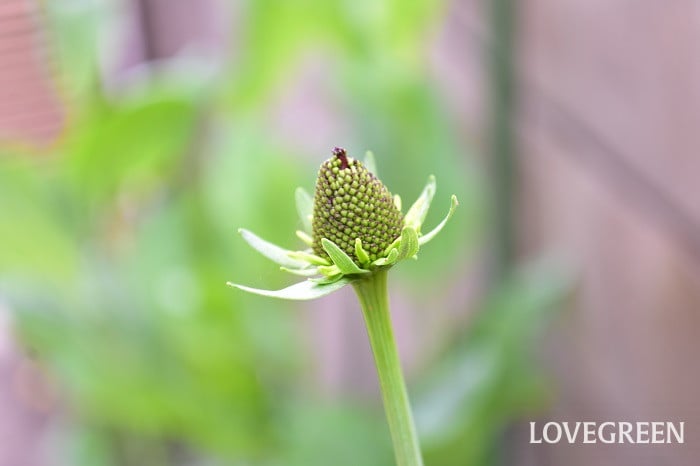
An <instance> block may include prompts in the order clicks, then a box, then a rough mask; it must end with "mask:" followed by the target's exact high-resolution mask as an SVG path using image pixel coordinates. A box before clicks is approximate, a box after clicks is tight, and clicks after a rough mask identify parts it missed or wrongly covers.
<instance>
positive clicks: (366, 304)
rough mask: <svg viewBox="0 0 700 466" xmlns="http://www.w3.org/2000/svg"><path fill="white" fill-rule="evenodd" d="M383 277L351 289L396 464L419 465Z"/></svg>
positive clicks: (381, 273)
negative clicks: (371, 356)
mask: <svg viewBox="0 0 700 466" xmlns="http://www.w3.org/2000/svg"><path fill="white" fill-rule="evenodd" d="M386 276H387V273H386V271H378V272H375V273H373V274H372V275H371V276H369V277H368V278H365V279H363V280H358V281H355V282H354V283H353V287H354V288H355V292H356V293H357V296H358V298H359V300H360V305H361V306H362V314H363V315H364V318H365V324H366V326H367V334H368V336H369V341H370V344H371V345H372V352H373V353H374V361H375V363H376V365H377V374H378V376H379V385H380V387H381V391H382V398H383V400H384V410H385V411H386V417H387V421H388V422H389V431H390V432H391V439H392V442H393V444H394V453H395V455H396V464H397V466H422V465H423V459H422V458H421V453H420V446H419V445H418V436H417V435H416V428H415V426H414V424H413V415H412V414H411V406H410V404H409V401H408V393H407V392H406V384H405V383H404V379H403V374H402V372H401V363H400V362H399V355H398V352H397V349H396V341H395V340H394V333H393V331H392V328H391V316H390V314H389V296H388V292H387V283H386Z"/></svg>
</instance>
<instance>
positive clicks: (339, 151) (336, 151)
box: [333, 147, 348, 169]
mask: <svg viewBox="0 0 700 466" xmlns="http://www.w3.org/2000/svg"><path fill="white" fill-rule="evenodd" d="M333 155H334V156H336V157H338V158H339V159H340V168H342V169H346V168H348V154H347V152H345V149H343V148H342V147H335V148H333Z"/></svg>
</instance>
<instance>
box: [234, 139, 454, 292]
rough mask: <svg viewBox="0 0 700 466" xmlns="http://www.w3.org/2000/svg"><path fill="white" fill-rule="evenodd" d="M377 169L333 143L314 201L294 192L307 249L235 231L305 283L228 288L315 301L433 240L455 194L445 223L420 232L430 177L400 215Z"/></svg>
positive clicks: (413, 253) (431, 184)
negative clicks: (268, 287) (293, 248)
mask: <svg viewBox="0 0 700 466" xmlns="http://www.w3.org/2000/svg"><path fill="white" fill-rule="evenodd" d="M374 167H375V162H374V156H373V155H372V154H371V153H370V152H368V153H367V155H366V157H365V161H364V163H361V162H360V161H359V160H355V159H353V158H351V157H348V156H347V154H346V152H345V150H343V149H340V148H337V147H336V148H335V149H334V150H333V157H331V158H330V159H329V160H326V161H325V162H324V163H323V164H322V165H321V168H320V170H319V172H318V180H317V182H316V194H315V196H314V198H313V199H312V198H311V196H310V195H309V194H308V193H307V192H306V191H304V189H302V188H298V189H297V191H296V194H295V198H296V204H297V211H298V212H299V218H300V220H301V223H302V225H303V230H298V231H297V236H298V237H299V239H301V240H302V241H303V242H304V243H305V244H306V245H307V246H308V247H309V248H310V249H305V250H303V251H290V250H287V249H284V248H282V247H280V246H277V245H276V244H272V243H270V242H268V241H265V240H264V239H262V238H260V237H259V236H257V235H255V234H254V233H253V232H251V231H248V230H245V229H240V230H239V231H240V233H241V235H242V236H243V239H245V240H246V241H247V242H248V244H250V245H251V246H252V247H253V248H255V249H256V250H258V251H259V252H260V253H261V254H263V255H264V256H265V257H267V258H268V259H270V260H272V261H274V262H276V263H277V264H279V265H280V266H281V267H280V268H281V269H282V270H284V271H286V272H289V273H292V274H294V275H300V276H303V277H307V278H306V280H304V281H302V282H299V283H297V284H295V285H292V286H288V287H287V288H284V289H281V290H262V289H258V288H251V287H249V286H245V285H238V284H235V283H229V285H231V286H235V287H236V288H239V289H242V290H245V291H249V292H251V293H256V294H259V295H263V296H271V297H275V298H283V299H314V298H319V297H321V296H325V295H327V294H329V293H332V292H333V291H335V290H338V289H340V288H342V287H344V286H345V285H348V284H350V283H353V284H355V283H359V282H360V281H363V280H370V279H371V277H372V276H373V274H375V273H379V272H382V271H385V270H387V269H389V268H391V267H393V266H394V265H396V263H398V262H400V261H403V260H406V259H410V258H415V257H417V255H418V251H419V249H420V247H421V246H422V245H424V244H427V243H428V242H429V241H431V240H432V239H433V238H435V236H436V235H437V234H438V233H439V232H440V230H442V228H443V227H444V226H445V224H446V223H447V221H448V220H449V219H450V217H452V214H453V213H454V210H455V208H456V207H457V198H456V197H455V196H454V195H452V198H451V202H450V210H449V212H447V215H446V216H445V218H444V219H443V220H442V222H440V223H439V224H438V225H437V226H436V227H435V228H433V229H432V230H431V231H429V232H427V233H423V232H422V228H421V227H422V225H423V220H425V216H426V214H427V213H428V208H429V207H430V203H431V201H432V200H433V195H434V194H435V187H436V186H435V177H433V176H430V177H429V178H428V183H427V184H426V185H425V188H423V191H422V192H421V194H420V196H419V197H418V199H417V200H416V202H414V203H413V205H412V206H411V207H410V208H409V209H408V210H407V211H406V214H405V215H403V214H402V213H401V199H400V198H399V196H392V195H391V193H390V192H389V190H388V189H387V188H386V187H385V186H384V185H383V184H382V182H381V181H379V180H378V179H377V176H376V168H374ZM372 172H374V173H372Z"/></svg>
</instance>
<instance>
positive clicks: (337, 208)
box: [312, 147, 403, 265]
mask: <svg viewBox="0 0 700 466" xmlns="http://www.w3.org/2000/svg"><path fill="white" fill-rule="evenodd" d="M402 228H403V215H402V214H401V211H400V210H399V209H398V208H397V207H396V205H395V203H394V198H393V197H392V195H391V193H390V192H389V190H388V189H387V188H386V186H384V184H383V183H382V182H381V181H380V180H379V179H378V178H377V177H376V176H374V174H373V173H371V172H370V171H369V170H368V169H367V168H366V167H365V166H364V165H363V164H362V162H360V161H359V160H356V159H353V158H351V157H348V156H347V154H346V152H345V149H341V148H339V147H336V148H335V149H334V150H333V157H331V158H330V159H328V160H326V161H325V162H323V164H322V165H321V168H320V169H319V171H318V179H317V181H316V193H315V195H314V207H313V224H312V238H313V244H312V247H313V251H314V253H315V254H316V255H318V256H321V257H328V253H326V251H325V250H324V248H323V245H322V243H321V240H322V239H323V238H326V239H328V240H330V241H332V242H334V243H335V244H336V245H338V247H340V249H342V250H343V251H344V252H345V253H346V254H347V255H348V256H350V257H351V258H352V259H353V261H354V262H355V263H356V264H357V265H361V264H360V260H359V258H358V257H357V255H356V251H355V241H356V239H357V238H360V240H361V241H362V245H363V247H364V249H365V250H366V251H367V254H368V255H369V258H370V260H372V261H374V260H376V259H378V258H379V257H381V254H382V253H383V252H384V251H385V250H386V249H387V248H388V247H389V246H390V245H391V244H392V242H393V241H394V240H395V239H396V238H398V237H399V236H401V229H402Z"/></svg>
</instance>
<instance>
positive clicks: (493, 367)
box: [0, 0, 564, 466]
mask: <svg viewBox="0 0 700 466" xmlns="http://www.w3.org/2000/svg"><path fill="white" fill-rule="evenodd" d="M71 5H72V6H71V7H65V6H61V2H46V4H45V11H44V13H45V18H46V21H47V24H48V25H49V28H50V31H51V43H52V44H53V45H54V47H53V52H54V57H55V64H56V76H57V85H58V86H59V88H60V89H61V91H62V93H63V95H64V96H65V102H66V106H67V110H68V112H69V115H68V120H69V121H68V123H67V127H66V132H65V134H64V135H63V137H62V138H61V140H60V141H59V142H58V143H57V144H56V145H55V146H53V147H51V148H49V149H46V150H43V151H41V152H42V153H39V154H37V153H36V151H32V150H28V149H26V148H21V147H18V146H17V145H16V144H13V143H12V142H11V141H7V142H6V143H5V144H3V146H2V156H1V157H0V212H2V220H1V221H0V244H1V245H2V247H1V248H0V296H2V297H3V298H4V299H6V300H7V301H8V303H9V305H10V307H11V309H12V310H13V311H14V317H15V322H16V326H17V330H18V333H19V334H20V336H21V338H22V340H23V341H24V342H25V344H26V345H27V347H28V348H30V349H31V350H32V351H33V352H34V353H35V354H36V355H37V357H38V358H40V359H41V360H42V361H44V362H45V364H46V365H47V366H48V367H49V368H50V370H51V372H52V373H53V374H54V375H55V377H56V378H57V380H59V381H60V384H61V387H62V393H63V394H64V396H65V398H66V400H67V402H68V405H69V406H70V412H71V416H70V419H69V421H68V425H67V426H66V430H65V433H64V434H63V437H62V438H63V440H64V441H65V442H66V443H67V445H68V448H66V449H65V451H63V453H62V455H63V456H65V458H63V459H62V461H64V462H65V463H66V464H73V465H86V466H88V465H89V466H97V465H121V464H128V465H149V466H150V465H159V464H194V462H195V461H203V462H202V463H196V464H222V465H224V464H225V465H237V464H256V465H270V466H272V465H300V466H302V465H303V466H311V465H327V464H329V462H331V461H332V463H333V464H335V465H336V466H342V465H348V466H350V465H353V466H354V465H358V464H362V465H366V466H371V465H377V466H380V465H387V464H391V463H392V461H393V460H392V453H391V451H390V443H389V438H388V430H387V428H386V426H385V424H384V420H383V415H382V412H381V410H379V409H378V405H376V404H373V403H368V404H359V403H358V402H357V401H350V400H345V399H335V400H332V399H328V400H325V401H318V400H319V394H318V393H314V392H313V391H311V392H310V391H309V387H308V384H306V383H304V378H305V372H306V367H307V366H308V361H309V359H310V357H311V355H309V354H306V353H305V352H304V351H303V349H302V348H303V347H304V346H303V345H302V344H301V342H300V341H299V338H300V332H298V329H297V328H296V326H297V324H296V317H295V314H294V310H295V308H296V307H295V306H294V305H290V304H288V303H285V302H277V301H267V300H266V301H263V300H262V299H261V298H257V297H249V296H244V295H243V294H242V293H237V292H235V291H233V290H231V289H230V288H227V287H226V286H224V283H225V281H226V280H227V279H236V280H238V281H240V280H244V279H245V280H248V279H249V280H250V281H251V282H254V284H255V285H256V286H261V287H280V286H283V285H285V284H287V283H288V282H287V281H286V280H287V278H286V277H285V276H284V275H283V274H281V273H276V270H275V267H274V266H272V265H271V264H269V263H267V262H266V261H265V260H264V259H263V258H261V257H259V256H257V255H255V253H254V252H252V251H250V250H249V249H248V248H246V246H245V244H244V242H243V241H242V240H240V238H239V237H238V236H237V235H236V230H237V228H238V227H240V226H245V227H247V228H250V229H251V230H254V231H256V232H259V233H260V234H261V235H262V236H263V237H265V238H267V239H269V240H271V241H273V242H277V243H280V244H287V245H289V246H290V247H292V246H294V245H295V244H296V239H295V238H294V236H293V231H294V229H295V228H296V225H297V222H298V220H297V218H296V213H295V210H294V204H293V192H294V189H295V187H296V186H299V185H302V186H305V187H306V188H307V189H309V190H310V189H311V188H312V186H313V179H314V176H315V172H316V169H317V166H318V164H320V162H321V161H322V160H323V159H324V158H326V157H327V156H328V154H313V157H309V155H308V154H299V153H297V152H296V151H295V149H294V148H293V147H294V146H293V145H289V144H287V143H286V141H284V140H282V139H279V138H277V137H276V136H275V135H274V134H270V129H269V128H268V126H267V123H266V121H267V115H268V113H269V112H270V111H271V109H274V108H275V106H276V105H277V102H278V98H279V96H280V95H281V93H282V92H283V91H284V86H285V84H286V83H288V82H289V81H290V80H292V79H294V77H295V76H297V75H298V74H299V73H300V72H301V71H302V69H301V68H302V66H303V63H304V58H305V57H306V56H307V55H308V54H309V53H314V54H318V55H319V56H321V57H323V60H324V63H326V67H325V70H326V71H327V73H326V75H325V80H326V82H325V83H324V86H325V89H326V90H327V91H328V92H329V95H330V96H331V98H332V99H333V105H334V106H335V107H336V108H339V109H340V110H341V112H342V114H343V115H345V116H346V118H347V121H348V122H349V123H348V127H349V129H348V132H349V134H350V140H349V141H347V143H345V142H342V144H345V145H346V146H347V147H348V148H349V149H350V151H351V153H355V154H358V153H362V152H363V151H364V150H366V149H372V150H373V151H374V152H375V154H376V155H377V158H378V164H379V169H380V172H381V175H382V178H383V180H384V181H385V183H386V184H387V185H388V186H390V187H391V189H392V191H393V192H396V193H399V194H400V195H401V196H402V197H403V198H404V202H405V203H409V202H411V200H412V199H414V198H415V197H416V196H417V195H418V193H419V190H420V189H421V188H422V186H423V184H424V182H425V179H426V178H427V175H428V174H431V173H433V174H435V175H436V177H437V179H438V183H439V188H438V193H437V196H436V199H435V202H434V206H435V207H434V209H432V212H431V214H430V216H429V217H428V219H427V222H426V225H433V224H435V223H436V222H437V221H438V220H439V218H440V216H442V215H443V214H444V211H443V207H444V209H446V208H447V205H448V201H447V200H448V198H449V194H451V193H456V194H457V196H458V197H459V199H460V204H461V205H460V210H459V211H458V214H457V215H455V217H454V220H453V222H452V223H451V224H450V225H449V228H447V229H446V230H445V232H444V233H443V235H441V238H440V240H439V241H436V242H435V243H433V244H431V246H430V248H426V251H425V253H424V254H423V255H422V256H421V259H420V263H419V265H415V266H410V267H405V270H402V271H399V272H397V273H398V277H399V279H400V282H401V283H404V284H407V285H409V284H410V286H412V287H419V289H420V290H422V293H423V294H424V295H425V296H427V298H426V301H429V299H430V294H431V293H436V291H435V290H440V289H441V288H443V287H444V282H445V281H446V280H445V277H448V276H450V275H451V274H453V273H463V272H464V270H465V265H464V263H465V262H466V261H469V260H470V257H472V255H473V254H474V251H475V250H476V248H477V247H478V245H479V243H478V238H480V236H481V233H482V232H481V231H480V228H479V225H481V224H483V220H482V216H481V213H480V212H482V209H481V208H480V205H481V202H480V195H479V193H480V185H481V184H482V181H481V178H480V177H479V176H478V175H477V174H476V172H475V171H474V169H473V167H472V164H471V162H470V159H469V158H468V154H467V153H465V150H464V148H463V144H462V143H461V141H460V140H459V138H458V133H457V129H458V124H457V122H455V121H454V120H453V118H452V116H451V115H450V114H449V113H448V112H447V111H446V110H445V106H444V104H443V102H442V101H441V99H443V98H444V96H441V94H440V93H439V92H438V89H437V88H436V83H435V82H433V81H432V80H431V79H430V77H429V75H428V73H427V65H426V51H427V44H428V43H429V41H430V40H431V34H433V32H434V31H435V30H436V28H437V27H439V26H440V24H441V21H442V19H443V16H444V8H445V5H444V4H443V3H441V2H433V1H427V0H411V1H402V2H399V1H384V2H375V1H368V0H367V1H365V0H363V1H347V0H346V1H341V0H336V1H322V0H303V1H301V2H287V1H282V0H259V1H255V2H247V3H246V4H245V5H244V6H243V7H242V8H241V10H240V11H239V12H238V13H239V15H240V17H239V18H238V20H237V21H238V23H239V24H240V25H241V27H242V29H241V30H242V31H243V32H242V33H241V35H240V36H239V37H236V42H237V43H238V44H239V47H238V48H237V49H236V54H235V55H234V56H232V57H231V58H230V61H229V63H228V64H227V67H226V68H225V69H223V70H219V71H218V72H216V73H211V72H207V71H206V70H203V71H201V72H200V71H199V70H198V69H197V67H196V66H191V67H189V68H188V67H178V68H175V69H168V68H160V69H158V70H157V72H155V73H153V74H152V75H150V76H149V77H144V78H142V79H140V80H137V81H136V82H134V83H132V84H130V85H129V86H128V87H127V88H125V89H122V90H120V92H119V93H117V94H115V93H109V92H106V91H104V90H103V85H102V83H101V80H100V78H99V75H98V73H97V72H96V69H97V68H98V67H97V63H98V59H97V51H96V48H95V44H97V43H98V41H99V40H98V39H99V34H100V31H101V25H103V24H104V22H105V18H106V17H107V16H108V15H110V14H111V8H113V7H114V6H113V4H111V3H109V2H105V1H92V2H88V1H82V2H71ZM310 12H313V14H311V13H310ZM335 144H341V142H337V141H329V149H330V148H331V146H332V145H335ZM290 147H291V148H290ZM440 200H444V202H442V203H441V201H440ZM523 277H524V278H522V277H520V278H519V277H515V278H514V279H513V280H512V282H509V283H508V284H506V285H505V287H504V288H503V289H502V290H500V291H498V292H496V293H495V294H494V299H493V302H492V304H489V305H487V306H486V309H490V310H491V311H490V312H489V313H486V314H484V315H483V316H482V318H480V320H478V322H477V324H475V325H474V326H473V327H472V328H471V329H469V330H467V329H465V330H464V331H460V332H457V333H458V335H457V336H456V338H451V339H450V340H449V341H446V342H445V348H444V349H443V351H442V352H441V353H440V355H439V358H438V360H437V361H435V364H434V365H433V366H434V367H435V370H430V371H427V372H426V373H425V374H422V375H420V377H419V378H418V380H416V381H415V382H414V383H412V386H413V387H414V390H415V393H416V395H415V404H416V411H417V414H418V421H419V423H420V424H421V427H420V430H421V431H422V432H423V434H422V435H423V438H424V445H425V454H426V461H427V464H431V465H453V464H454V465H462V464H491V463H493V462H497V461H498V455H494V454H493V452H494V451H495V450H496V448H495V445H497V442H498V436H499V434H500V432H501V429H502V427H503V425H505V424H506V423H507V422H508V420H509V419H512V418H513V416H514V415H515V414H516V413H518V412H521V411H522V410H523V409H530V408H531V407H532V406H533V403H535V402H538V401H540V400H542V397H543V390H542V388H541V383H540V382H541V379H540V378H539V377H537V376H536V375H534V374H533V372H532V371H531V370H530V368H531V365H530V362H529V360H528V358H527V357H526V355H527V351H525V352H524V351H523V349H527V348H529V347H530V346H531V345H532V342H533V339H534V335H536V330H537V328H538V325H539V324H540V323H541V322H542V321H543V318H544V317H545V316H546V315H547V314H546V313H545V312H543V311H544V310H546V309H548V308H549V304H550V303H551V302H553V301H555V300H556V297H557V296H559V294H560V292H561V289H562V288H563V287H564V285H562V284H561V283H558V282H553V281H552V280H551V279H550V275H549V274H548V273H547V272H544V273H540V272H537V273H529V274H524V275H523ZM457 281H459V280H457ZM454 282H455V280H454V279H452V280H450V281H449V283H454ZM425 318H430V316H427V315H426V316H425ZM412 391H413V390H412ZM321 399H323V398H321ZM470 461H473V463H472V462H470Z"/></svg>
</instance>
